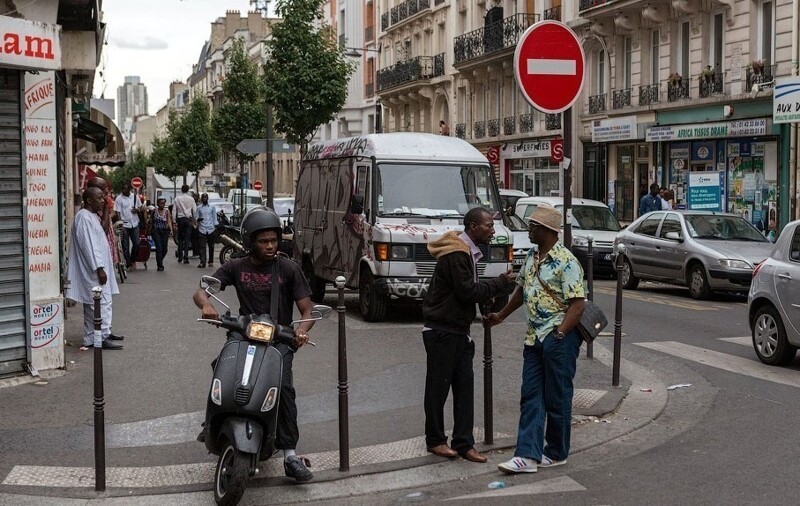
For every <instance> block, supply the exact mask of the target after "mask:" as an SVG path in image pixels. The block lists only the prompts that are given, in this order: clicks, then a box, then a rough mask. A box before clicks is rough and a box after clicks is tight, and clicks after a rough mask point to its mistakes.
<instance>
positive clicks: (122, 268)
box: [114, 221, 128, 283]
mask: <svg viewBox="0 0 800 506" xmlns="http://www.w3.org/2000/svg"><path fill="white" fill-rule="evenodd" d="M123 233H125V232H124V230H123V228H122V222H121V221H118V222H117V223H115V224H114V238H115V240H114V244H115V247H116V248H117V265H116V271H117V275H118V277H119V282H120V283H124V282H125V279H127V277H128V268H127V266H126V265H125V255H124V253H123V252H122V251H123V250H122V234H123Z"/></svg>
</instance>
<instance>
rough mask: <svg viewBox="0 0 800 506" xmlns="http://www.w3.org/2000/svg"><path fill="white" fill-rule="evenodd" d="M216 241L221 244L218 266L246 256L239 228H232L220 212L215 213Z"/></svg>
mask: <svg viewBox="0 0 800 506" xmlns="http://www.w3.org/2000/svg"><path fill="white" fill-rule="evenodd" d="M217 240H218V241H219V242H220V243H222V244H223V246H222V249H221V250H220V252H219V264H220V265H224V264H225V262H227V261H228V260H230V259H231V258H240V257H244V256H247V250H246V249H245V247H244V245H243V244H242V240H241V232H240V231H239V228H238V227H235V226H233V225H232V224H231V222H230V220H229V219H228V217H227V216H225V213H223V212H221V211H220V212H218V213H217Z"/></svg>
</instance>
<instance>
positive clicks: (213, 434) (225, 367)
mask: <svg viewBox="0 0 800 506" xmlns="http://www.w3.org/2000/svg"><path fill="white" fill-rule="evenodd" d="M200 286H201V287H202V288H203V289H204V290H205V291H206V293H207V294H208V295H209V297H211V298H212V299H214V300H215V301H217V302H219V303H220V304H222V305H223V306H224V307H225V308H226V309H227V311H226V312H225V314H224V315H222V316H220V319H219V320H211V319H204V318H199V319H198V320H197V321H202V322H207V323H210V324H212V325H216V326H218V327H222V328H223V329H225V330H227V331H228V340H227V342H226V343H225V345H224V346H223V347H222V351H220V354H219V356H218V357H217V359H216V360H215V361H214V364H213V365H214V375H213V378H212V381H211V389H210V391H209V395H208V401H207V403H206V419H205V427H206V429H207V433H206V437H205V445H206V448H207V449H208V451H209V452H210V453H212V454H214V455H218V456H219V459H218V460H217V467H216V471H215V472H214V500H215V501H216V503H217V504H219V505H233V504H237V503H238V502H239V500H240V499H241V498H242V495H243V494H244V491H245V489H246V488H247V480H248V479H249V478H252V477H253V476H255V475H256V474H258V472H259V469H258V463H259V462H261V461H263V460H267V459H268V458H270V457H271V456H272V455H273V454H275V452H276V449H275V430H276V428H277V416H278V405H279V402H278V400H279V398H280V391H281V378H282V377H283V361H282V359H281V354H280V352H279V351H278V350H277V349H276V348H275V347H274V346H273V344H275V343H278V342H283V343H287V344H288V343H291V342H292V340H293V339H294V330H293V329H294V325H295V324H297V323H301V322H304V321H317V320H321V319H323V318H327V317H328V316H329V315H330V313H331V311H332V308H330V307H329V306H323V305H315V306H314V308H313V309H312V311H311V314H312V317H311V318H309V319H306V320H295V321H293V322H292V324H291V326H288V327H287V326H283V325H279V324H277V323H275V321H273V319H272V318H271V317H270V315H268V314H261V315H249V316H231V309H230V307H229V306H228V305H227V304H225V303H224V302H223V301H222V300H220V299H219V298H218V297H217V296H216V295H215V294H216V293H218V292H219V289H220V281H219V280H218V279H216V278H214V277H212V276H203V277H202V279H201V283H200ZM308 344H310V345H312V346H316V344H315V343H312V342H311V341H309V343H308Z"/></svg>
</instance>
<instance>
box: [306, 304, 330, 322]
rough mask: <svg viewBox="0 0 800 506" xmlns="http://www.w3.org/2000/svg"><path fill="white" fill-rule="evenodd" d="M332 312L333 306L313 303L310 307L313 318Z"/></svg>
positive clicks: (326, 315) (323, 316) (325, 316)
mask: <svg viewBox="0 0 800 506" xmlns="http://www.w3.org/2000/svg"><path fill="white" fill-rule="evenodd" d="M331 312H333V308H332V307H330V306H326V305H324V304H314V307H313V308H311V315H312V316H313V317H315V318H320V319H322V318H327V317H328V316H330V315H331Z"/></svg>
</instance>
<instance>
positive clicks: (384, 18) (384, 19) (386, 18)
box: [381, 12, 389, 32]
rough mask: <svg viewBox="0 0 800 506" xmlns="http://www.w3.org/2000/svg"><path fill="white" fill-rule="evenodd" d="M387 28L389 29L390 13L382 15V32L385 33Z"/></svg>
mask: <svg viewBox="0 0 800 506" xmlns="http://www.w3.org/2000/svg"><path fill="white" fill-rule="evenodd" d="M387 28H389V13H388V12H384V13H383V14H381V30H383V31H384V32H385V31H386V29H387Z"/></svg>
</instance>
